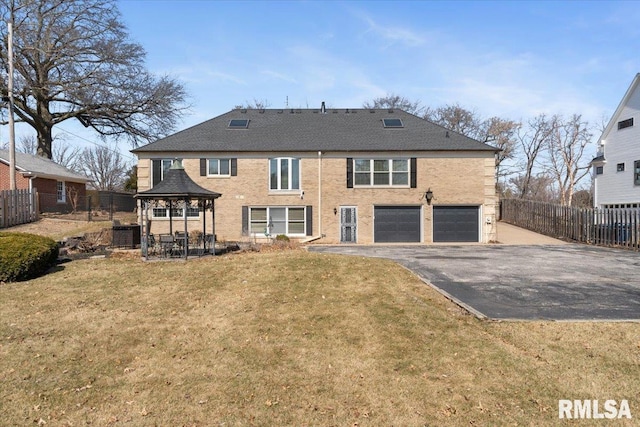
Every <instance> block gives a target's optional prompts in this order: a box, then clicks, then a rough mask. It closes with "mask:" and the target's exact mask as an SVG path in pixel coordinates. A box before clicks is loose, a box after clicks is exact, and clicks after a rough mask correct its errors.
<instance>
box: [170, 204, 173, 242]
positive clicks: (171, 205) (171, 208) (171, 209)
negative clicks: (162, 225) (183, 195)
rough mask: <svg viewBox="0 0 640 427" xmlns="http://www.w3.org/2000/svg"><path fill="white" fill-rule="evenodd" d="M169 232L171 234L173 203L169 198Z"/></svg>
mask: <svg viewBox="0 0 640 427" xmlns="http://www.w3.org/2000/svg"><path fill="white" fill-rule="evenodd" d="M169 234H171V235H172V236H173V203H172V202H171V199H169Z"/></svg>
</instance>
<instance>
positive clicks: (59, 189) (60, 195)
mask: <svg viewBox="0 0 640 427" xmlns="http://www.w3.org/2000/svg"><path fill="white" fill-rule="evenodd" d="M65 187H66V186H65V185H64V181H58V182H57V183H56V196H57V201H58V203H66V202H67V191H66V188H65Z"/></svg>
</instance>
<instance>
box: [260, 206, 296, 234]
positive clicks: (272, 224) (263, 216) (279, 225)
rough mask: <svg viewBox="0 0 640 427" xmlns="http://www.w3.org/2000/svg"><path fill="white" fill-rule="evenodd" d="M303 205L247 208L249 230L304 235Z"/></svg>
mask: <svg viewBox="0 0 640 427" xmlns="http://www.w3.org/2000/svg"><path fill="white" fill-rule="evenodd" d="M305 209H306V208H305V207H281V206H270V207H259V208H253V207H252V208H249V232H250V233H251V234H265V235H270V236H277V235H279V234H286V235H291V236H295V235H300V236H304V235H305V230H306V224H305Z"/></svg>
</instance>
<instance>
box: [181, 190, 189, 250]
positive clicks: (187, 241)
mask: <svg viewBox="0 0 640 427" xmlns="http://www.w3.org/2000/svg"><path fill="white" fill-rule="evenodd" d="M182 213H184V236H183V239H184V241H183V244H182V247H183V248H184V259H187V255H188V254H189V240H188V239H187V199H186V198H185V199H184V209H183V210H182Z"/></svg>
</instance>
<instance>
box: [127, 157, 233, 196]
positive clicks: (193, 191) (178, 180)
mask: <svg viewBox="0 0 640 427" xmlns="http://www.w3.org/2000/svg"><path fill="white" fill-rule="evenodd" d="M220 196H222V194H220V193H216V192H215V191H211V190H207V189H206V188H203V187H201V186H199V185H198V184H196V183H195V182H193V180H192V179H191V178H189V175H187V173H186V172H185V171H184V168H183V167H182V165H181V164H180V163H179V162H178V161H177V160H176V161H174V162H173V164H172V165H171V167H170V168H169V169H168V170H167V171H165V173H164V179H163V180H162V181H160V182H159V183H157V184H156V185H155V186H154V187H153V188H152V189H150V190H147V191H141V192H139V193H138V194H136V195H135V196H134V197H136V198H140V199H203V200H211V199H217V198H218V197H220Z"/></svg>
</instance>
